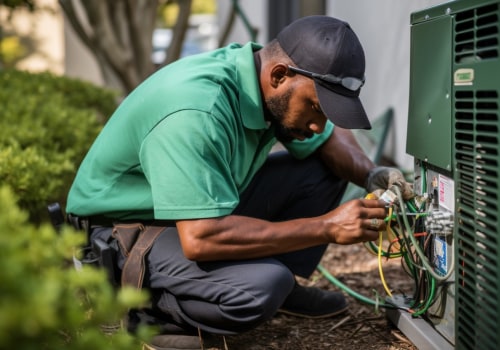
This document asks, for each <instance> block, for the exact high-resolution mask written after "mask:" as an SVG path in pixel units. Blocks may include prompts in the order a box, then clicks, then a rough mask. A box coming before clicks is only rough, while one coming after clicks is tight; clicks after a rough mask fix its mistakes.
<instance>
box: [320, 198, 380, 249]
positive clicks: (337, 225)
mask: <svg viewBox="0 0 500 350" xmlns="http://www.w3.org/2000/svg"><path fill="white" fill-rule="evenodd" d="M385 206H386V203H385V202H384V201H382V200H374V199H354V200H351V201H347V202H345V203H344V204H342V205H339V206H338V207H337V208H336V209H334V210H332V211H331V212H329V213H327V214H325V215H324V216H323V219H325V222H326V223H327V224H328V225H327V226H328V227H329V229H328V231H327V235H328V240H329V242H331V243H337V244H353V243H360V242H368V241H373V240H375V239H377V237H378V236H379V232H380V231H384V230H385V229H386V223H385V221H384V219H385V217H386V216H387V211H386V208H385Z"/></svg>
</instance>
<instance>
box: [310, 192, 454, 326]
mask: <svg viewBox="0 0 500 350" xmlns="http://www.w3.org/2000/svg"><path fill="white" fill-rule="evenodd" d="M391 191H392V192H394V194H395V195H396V198H397V200H396V201H395V202H394V203H389V211H388V215H387V217H386V219H385V221H386V227H387V228H386V230H385V231H381V232H379V239H378V245H377V244H376V243H374V242H366V243H365V247H366V249H367V250H368V251H369V252H370V253H371V254H373V255H375V256H377V259H378V269H379V275H380V278H381V282H382V285H383V287H384V290H385V292H386V294H387V296H388V298H387V299H386V300H384V301H383V302H381V300H380V298H379V297H377V298H376V299H375V300H373V299H370V298H367V297H364V296H361V295H359V294H358V293H355V292H353V291H352V290H351V289H349V288H348V287H347V286H345V285H344V284H342V282H340V281H338V280H337V279H336V278H335V277H333V276H332V275H331V274H330V273H328V271H326V269H325V268H324V267H322V266H321V265H319V266H318V270H319V271H320V272H321V273H322V274H323V275H324V276H325V277H326V278H327V279H328V280H329V281H330V282H332V283H333V284H335V285H336V286H338V287H339V288H341V289H343V290H344V291H345V292H347V293H348V294H350V295H351V296H353V297H355V298H357V299H358V300H360V301H362V302H364V303H367V304H371V305H374V306H376V308H378V307H383V308H397V309H402V310H405V311H407V312H409V313H411V314H412V315H413V316H415V317H417V316H422V315H426V314H427V313H428V312H429V308H430V307H431V306H432V305H433V304H434V303H435V302H436V300H437V297H438V296H439V293H438V289H439V288H440V286H441V285H444V282H445V281H446V280H447V279H448V278H449V277H450V276H451V274H452V273H453V270H454V269H453V266H450V268H449V269H448V272H447V273H446V275H442V274H441V273H439V272H437V271H436V269H435V268H434V267H433V266H432V265H431V263H430V261H429V259H430V258H431V257H432V256H433V249H434V247H433V244H434V240H433V238H434V235H433V234H431V233H429V232H427V231H426V224H425V219H426V217H427V216H429V214H431V213H430V212H429V211H427V209H426V200H425V198H422V197H415V198H412V199H411V200H409V201H404V200H403V198H402V195H401V191H400V189H399V188H398V187H396V186H395V187H394V188H391ZM368 198H370V197H368ZM371 198H373V197H371ZM384 238H385V239H387V243H386V244H385V247H384ZM384 258H385V259H395V258H400V259H401V263H402V267H403V269H404V271H406V273H407V274H408V275H409V276H410V277H411V278H412V279H413V281H414V291H413V296H411V297H405V305H401V302H397V301H396V300H395V298H393V295H392V292H391V290H390V289H389V287H388V285H387V282H386V280H385V277H384V273H383V268H382V263H383V260H384ZM451 261H453V257H452V259H451Z"/></svg>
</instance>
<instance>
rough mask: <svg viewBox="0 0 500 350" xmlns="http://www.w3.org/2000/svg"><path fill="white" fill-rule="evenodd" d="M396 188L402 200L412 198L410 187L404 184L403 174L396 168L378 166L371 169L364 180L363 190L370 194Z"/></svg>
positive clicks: (406, 183)
mask: <svg viewBox="0 0 500 350" xmlns="http://www.w3.org/2000/svg"><path fill="white" fill-rule="evenodd" d="M392 186H398V187H399V189H400V190H401V194H402V196H403V199H404V200H407V199H410V198H412V197H413V196H414V194H413V189H412V186H411V185H410V184H409V183H408V182H406V180H405V178H404V176H403V174H402V173H401V171H399V170H398V169H396V168H390V167H383V166H378V167H375V168H373V169H372V170H371V171H370V173H369V174H368V178H367V179H366V184H365V188H366V190H367V191H368V192H369V193H371V192H374V191H376V190H380V189H382V190H387V189H389V188H390V187H392Z"/></svg>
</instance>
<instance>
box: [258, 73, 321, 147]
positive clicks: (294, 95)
mask: <svg viewBox="0 0 500 350" xmlns="http://www.w3.org/2000/svg"><path fill="white" fill-rule="evenodd" d="M301 80H302V81H301V82H300V83H296V84H293V85H292V86H288V87H286V89H285V90H284V91H283V92H282V93H280V94H277V95H274V96H271V97H269V98H267V99H266V106H267V109H268V111H269V114H270V121H271V123H272V124H273V125H274V126H275V128H276V137H277V139H278V140H279V141H282V142H290V141H292V140H293V139H299V140H304V139H306V138H311V137H312V136H313V135H314V134H315V133H321V132H323V130H324V127H325V124H326V117H325V115H324V114H323V113H322V112H321V109H320V107H319V101H318V99H317V97H316V90H315V88H314V83H313V81H312V80H310V79H301Z"/></svg>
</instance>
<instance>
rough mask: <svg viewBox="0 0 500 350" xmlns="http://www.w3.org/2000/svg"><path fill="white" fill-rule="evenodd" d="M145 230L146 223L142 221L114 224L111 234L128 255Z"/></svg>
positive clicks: (125, 254)
mask: <svg viewBox="0 0 500 350" xmlns="http://www.w3.org/2000/svg"><path fill="white" fill-rule="evenodd" d="M143 231H144V225H143V224H142V223H140V222H139V223H132V224H115V225H114V226H113V232H112V233H111V235H112V236H113V237H114V238H115V239H116V241H117V242H118V245H119V247H120V251H121V252H122V254H123V256H124V257H126V258H127V257H128V256H129V254H130V251H131V250H132V247H133V246H134V244H135V242H137V238H139V235H140V234H141V232H143Z"/></svg>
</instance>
